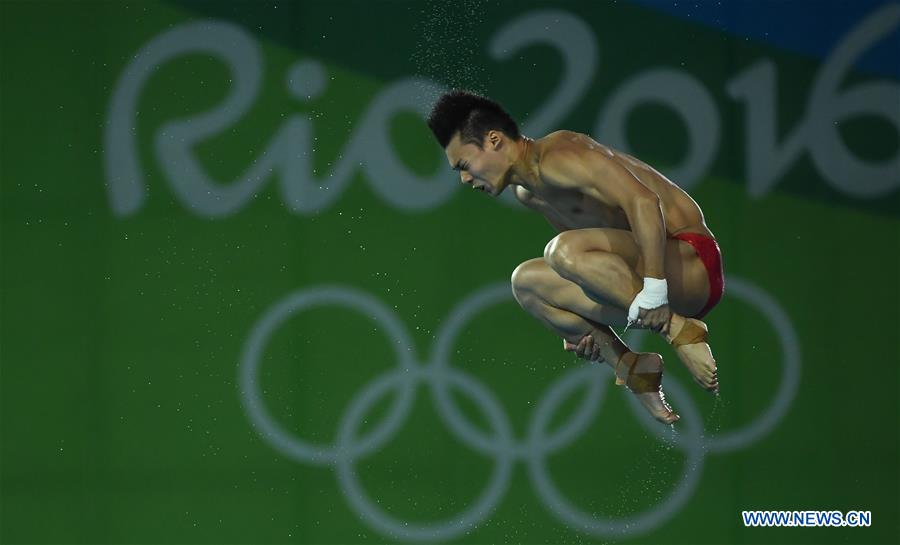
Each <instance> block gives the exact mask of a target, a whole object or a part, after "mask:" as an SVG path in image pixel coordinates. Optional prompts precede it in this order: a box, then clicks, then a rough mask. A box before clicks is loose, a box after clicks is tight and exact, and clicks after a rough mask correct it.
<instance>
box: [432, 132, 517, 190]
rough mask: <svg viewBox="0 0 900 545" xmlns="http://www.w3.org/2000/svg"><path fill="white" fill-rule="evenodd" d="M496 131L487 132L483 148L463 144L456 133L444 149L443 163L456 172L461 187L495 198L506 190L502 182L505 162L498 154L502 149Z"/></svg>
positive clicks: (503, 155) (502, 155) (501, 154)
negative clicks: (448, 163) (471, 188)
mask: <svg viewBox="0 0 900 545" xmlns="http://www.w3.org/2000/svg"><path fill="white" fill-rule="evenodd" d="M500 140H502V137H501V136H499V134H498V133H497V131H490V132H488V134H487V135H486V136H485V138H484V147H483V148H482V147H479V146H478V144H472V143H471V142H466V143H463V142H462V141H461V140H460V137H459V133H456V134H455V135H454V136H453V139H451V140H450V143H448V144H447V148H446V149H445V150H444V151H445V152H446V154H447V161H449V162H450V167H451V168H453V170H457V171H459V179H460V181H461V182H462V183H464V184H466V185H470V186H472V187H473V188H474V189H478V190H480V191H484V192H486V193H490V194H491V195H492V196H497V195H499V194H500V193H501V192H502V191H503V190H504V189H505V187H506V183H505V182H504V178H505V175H506V172H507V170H509V162H508V160H507V158H506V155H505V154H504V153H502V151H501V149H502V145H501V142H500Z"/></svg>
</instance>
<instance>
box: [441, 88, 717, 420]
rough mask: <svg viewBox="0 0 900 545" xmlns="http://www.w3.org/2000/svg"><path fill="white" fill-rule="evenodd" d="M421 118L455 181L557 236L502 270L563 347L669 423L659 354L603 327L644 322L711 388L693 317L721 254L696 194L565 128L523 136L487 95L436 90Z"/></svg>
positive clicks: (713, 379) (704, 304)
mask: <svg viewBox="0 0 900 545" xmlns="http://www.w3.org/2000/svg"><path fill="white" fill-rule="evenodd" d="M428 126H429V127H430V128H431V131H432V132H433V133H434V136H435V137H436V138H437V140H438V143H439V144H440V145H441V146H442V147H443V148H444V151H445V153H446V156H447V160H448V161H449V163H450V166H451V167H452V168H453V169H454V170H457V171H459V173H460V180H461V182H462V183H463V184H467V185H470V186H472V188H474V189H478V190H480V191H484V192H486V193H489V194H490V195H492V196H495V197H496V196H497V195H499V194H500V193H501V192H503V190H504V189H506V188H507V187H508V186H514V190H515V195H516V197H517V198H518V199H519V200H520V201H521V202H522V203H523V204H525V205H526V206H527V207H529V208H531V209H533V210H536V211H538V212H540V213H541V214H543V215H544V216H545V217H546V218H547V220H548V221H549V222H550V224H551V225H553V227H555V228H556V229H557V230H558V231H559V235H557V236H556V237H555V238H553V239H552V240H551V241H550V242H549V243H548V244H547V245H546V247H545V248H544V255H543V257H538V258H535V259H531V260H528V261H526V262H524V263H522V264H521V265H519V266H518V267H517V268H516V269H515V271H514V272H513V274H512V290H513V294H514V295H515V298H516V301H518V302H519V304H520V305H521V306H522V308H524V309H525V310H526V311H527V312H529V313H530V314H532V315H534V316H535V317H536V318H537V319H538V320H540V321H541V322H543V323H544V324H545V325H546V326H547V327H549V328H550V329H551V330H553V331H554V332H556V334H557V335H559V336H560V337H562V338H563V346H564V348H565V349H566V350H570V351H574V352H576V354H578V356H580V357H582V358H585V359H588V360H593V361H599V360H601V359H602V360H603V361H606V363H607V364H609V366H610V367H612V369H613V371H614V372H615V375H616V384H619V385H623V384H624V385H625V386H627V387H628V389H629V390H631V391H632V392H633V393H634V394H635V395H636V396H637V397H638V399H639V400H640V401H641V403H642V404H643V405H644V407H646V408H647V410H648V411H649V412H650V413H651V414H652V415H653V417H654V418H656V419H657V420H659V421H661V422H664V423H667V424H670V423H672V422H675V421H676V420H678V415H676V414H675V413H674V412H672V410H671V408H670V407H669V406H668V405H667V404H666V401H665V396H664V395H663V391H662V386H661V385H662V374H663V360H662V357H661V356H660V355H659V354H652V353H635V352H632V351H631V350H629V348H628V347H627V346H626V345H625V343H623V342H622V340H621V339H620V338H619V336H618V335H616V333H615V332H614V331H613V330H612V328H610V326H623V325H624V326H630V327H639V328H645V329H650V330H652V331H655V332H657V333H659V334H661V335H662V336H663V337H664V338H665V339H666V341H667V342H669V343H670V344H671V345H672V346H673V347H674V349H675V352H676V353H677V354H678V357H679V358H680V359H681V361H682V362H683V363H684V364H685V366H686V367H687V369H688V370H689V371H690V373H691V375H692V376H693V378H694V381H695V382H696V383H697V384H699V385H700V386H701V387H703V388H704V389H706V390H708V391H710V392H718V388H719V384H718V380H717V376H716V361H715V359H714V358H713V356H712V352H711V351H710V348H709V345H708V344H707V342H706V341H707V328H706V324H704V323H703V322H702V321H700V318H702V317H703V316H704V315H705V314H706V313H707V312H709V310H710V309H712V307H714V306H715V305H716V303H718V302H719V299H720V298H721V297H722V293H723V290H724V276H723V270H722V258H721V253H720V250H719V246H718V244H717V243H716V240H715V238H714V237H713V234H712V232H710V230H709V229H708V228H707V227H706V225H705V223H704V221H703V213H702V212H701V210H700V207H699V206H698V205H697V203H696V202H695V201H694V200H693V199H692V198H691V197H690V196H689V195H688V194H687V193H685V192H684V191H683V190H682V189H681V188H679V187H678V186H677V185H675V184H674V183H672V182H671V181H669V180H668V179H667V178H666V177H665V176H663V175H662V174H660V173H659V172H657V171H656V170H654V169H653V168H652V167H650V166H648V165H647V164H645V163H643V162H641V161H639V160H638V159H635V158H634V157H632V156H630V155H628V154H626V153H622V152H620V151H616V150H614V149H611V148H609V147H607V146H604V145H602V144H599V143H597V142H595V141H594V140H593V139H592V138H590V137H589V136H586V135H584V134H580V133H576V132H572V131H556V132H553V133H550V134H548V135H547V136H544V137H543V138H538V139H536V140H535V139H531V138H528V137H526V136H523V135H521V134H520V133H519V129H518V126H517V124H516V122H515V121H514V120H513V119H512V118H511V117H510V116H509V114H507V113H506V111H505V110H504V109H503V108H502V107H501V106H500V105H499V104H497V103H496V102H494V101H492V100H490V99H488V98H485V97H482V96H479V95H477V94H474V93H470V92H467V91H459V90H457V91H453V92H450V93H447V94H445V95H443V96H442V97H441V98H440V99H439V100H438V101H437V103H435V105H434V108H433V109H432V112H431V115H430V116H429V119H428Z"/></svg>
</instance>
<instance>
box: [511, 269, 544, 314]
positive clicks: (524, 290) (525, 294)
mask: <svg viewBox="0 0 900 545" xmlns="http://www.w3.org/2000/svg"><path fill="white" fill-rule="evenodd" d="M545 272H546V264H544V263H543V260H542V259H541V258H536V259H529V260H528V261H526V262H524V263H521V264H520V265H519V266H518V267H516V270H514V271H513V273H512V278H511V281H510V283H511V285H512V292H513V296H514V297H515V298H516V301H518V302H519V304H522V302H523V300H524V299H526V298H529V297H530V296H532V295H534V294H535V293H536V292H537V290H538V286H540V283H541V276H543V274H544V273H545Z"/></svg>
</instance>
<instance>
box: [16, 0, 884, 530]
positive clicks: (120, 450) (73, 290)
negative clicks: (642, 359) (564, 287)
mask: <svg viewBox="0 0 900 545" xmlns="http://www.w3.org/2000/svg"><path fill="white" fill-rule="evenodd" d="M808 4H809V6H810V8H809V9H810V10H811V11H814V10H816V5H815V4H814V3H813V2H809V3H808ZM828 5H829V6H831V8H832V9H831V10H823V12H822V13H819V14H818V16H820V17H826V18H831V20H833V21H835V22H836V24H837V23H838V22H840V21H841V20H842V19H841V18H842V17H844V15H843V14H842V13H841V11H840V10H836V9H834V6H835V5H838V6H839V4H833V3H832V4H828ZM735 6H736V7H735V8H734V10H732V11H729V13H732V15H734V16H735V17H738V16H740V9H738V7H739V4H735ZM771 10H772V18H773V23H772V24H773V25H775V24H777V22H778V8H777V5H776V4H772V7H771ZM0 15H2V16H0V47H2V53H0V55H2V56H0V83H2V87H0V122H2V132H0V214H2V217H0V249H2V255H0V275H2V276H0V281H2V291H0V297H2V299H0V362H2V368H0V411H2V413H0V424H2V430H0V431H2V435H0V541H2V542H4V543H369V542H372V543H382V542H413V543H419V542H426V541H429V542H430V541H433V542H459V543H609V542H629V543H632V542H633V543H673V544H674V543H679V544H680V543H684V544H696V543H785V544H788V543H790V544H797V543H885V544H886V543H897V542H898V541H900V523H898V520H900V512H898V511H900V509H898V496H900V491H898V489H900V476H898V467H900V458H898V430H900V425H898V423H900V412H898V403H897V397H898V396H897V394H898V389H900V381H898V371H897V365H898V363H900V341H898V338H900V337H898V333H900V294H898V285H900V214H898V211H900V190H898V189H900V143H898V129H900V108H898V104H900V90H898V89H900V87H898V86H900V83H898V79H897V77H896V75H891V74H887V75H885V74H879V73H874V72H873V71H871V70H866V69H864V68H860V65H859V63H857V61H858V60H859V59H861V58H865V56H866V55H868V54H869V52H870V51H871V50H874V49H877V48H878V47H881V45H879V44H882V43H883V40H884V39H885V38H887V39H889V40H894V41H893V42H890V43H892V44H893V43H896V40H897V32H898V30H897V29H898V25H900V7H898V4H896V3H894V4H890V3H886V4H883V5H874V6H873V7H872V9H871V10H870V11H869V12H867V13H866V14H865V16H863V17H861V18H859V19H858V20H857V19H853V20H852V21H847V22H845V26H846V28H847V31H846V32H844V33H842V34H841V37H840V39H839V40H838V42H837V43H836V44H835V45H834V46H833V48H832V49H831V50H830V52H829V53H828V54H827V55H825V56H824V58H816V57H814V56H811V55H806V54H801V53H797V52H791V51H790V50H788V49H784V48H780V47H776V46H774V45H771V44H769V43H767V42H765V41H760V40H754V39H748V38H744V37H740V36H736V35H734V34H731V33H726V32H724V31H723V30H721V29H717V28H715V27H711V26H707V25H703V24H700V23H698V22H694V21H691V20H690V19H687V20H685V19H682V18H677V17H673V16H671V15H666V14H664V13H663V12H661V11H658V10H654V9H650V8H648V7H644V6H642V5H640V4H634V3H623V2H619V3H606V2H602V3H601V2H571V3H565V4H556V3H551V2H546V3H542V2H490V3H489V2H475V1H471V0H467V1H465V2H462V3H459V4H457V5H454V6H449V5H446V4H442V3H439V2H427V3H426V2H422V3H415V2H398V1H378V2H361V1H342V2H309V3H302V4H300V3H293V4H290V3H249V2H240V3H212V2H199V1H184V2H162V3H160V2H150V1H147V2H132V3H119V2H88V1H85V2H70V3H63V2H9V1H7V2H3V3H2V4H0ZM453 86H464V87H468V88H473V89H476V90H480V91H482V92H485V93H488V94H490V95H491V96H493V97H495V98H496V99H497V100H499V101H501V102H502V103H503V104H505V105H506V106H507V107H508V109H509V110H510V112H511V113H512V114H513V115H514V116H516V117H517V118H519V119H520V120H521V121H522V122H523V128H524V131H525V133H526V134H528V135H529V136H533V137H536V136H541V135H542V134H544V133H546V132H550V131H552V130H555V129H557V128H568V129H572V130H578V131H583V132H586V133H589V134H591V135H593V136H594V137H595V138H597V139H598V140H600V141H603V142H606V143H609V144H611V145H613V146H616V147H619V148H623V149H629V150H631V151H632V152H633V153H635V154H637V155H638V156H640V157H642V158H644V159H645V160H647V161H649V162H651V163H652V164H654V165H657V166H658V167H659V168H660V169H661V170H662V171H663V172H665V173H667V174H668V175H670V176H671V177H672V178H673V179H674V180H675V181H677V182H678V183H680V184H681V185H682V186H683V187H685V188H686V189H687V190H688V191H689V192H690V193H691V195H692V196H693V197H694V198H695V200H697V202H698V203H699V204H700V205H701V206H702V208H703V211H704V214H705V217H706V221H707V224H708V225H709V227H710V228H711V229H712V231H713V232H714V233H715V234H716V236H717V238H718V240H719V243H720V245H721V247H722V249H723V255H724V260H725V267H726V277H727V280H726V282H727V284H726V294H725V297H724V299H723V300H722V302H721V303H720V305H719V306H718V307H717V308H716V309H715V310H714V311H713V312H712V313H711V314H710V315H709V317H708V324H709V327H710V331H711V335H712V337H711V340H710V343H711V345H712V347H713V350H714V352H715V354H716V357H717V360H718V362H719V379H720V383H721V384H722V394H721V396H720V398H719V399H714V398H711V397H709V396H708V395H706V394H705V392H702V391H700V390H699V389H698V388H696V387H695V386H693V383H692V382H691V381H690V377H689V375H688V374H687V373H686V371H685V370H684V369H683V368H682V367H681V366H680V365H679V364H678V363H676V362H677V359H676V357H675V355H674V353H673V352H671V350H670V349H669V348H668V347H666V346H664V343H662V342H661V341H660V340H659V339H658V338H651V337H650V336H641V335H639V334H636V333H635V332H629V333H628V334H627V335H626V336H625V338H626V340H627V341H628V342H629V343H630V344H631V345H632V347H633V348H635V349H641V350H653V351H660V352H661V353H662V354H663V355H664V357H665V358H666V360H667V361H668V362H669V364H670V365H669V366H668V367H667V374H666V378H665V383H664V384H665V387H666V390H667V393H668V395H669V399H670V401H671V402H672V404H673V405H674V407H675V409H676V410H677V411H678V412H680V413H681V415H682V421H681V422H679V424H678V426H677V431H676V432H673V431H672V430H670V429H668V428H660V427H658V426H657V425H655V424H653V423H652V422H649V421H648V420H647V418H646V417H645V416H644V414H643V412H642V411H641V410H640V409H639V408H637V407H636V406H635V405H634V403H633V402H632V401H631V400H630V398H629V397H630V396H628V395H627V394H626V392H625V391H623V390H621V389H617V388H615V387H614V386H613V385H612V377H611V375H610V373H609V372H608V371H607V370H606V369H605V368H602V369H601V368H600V367H598V366H597V365H586V364H582V363H580V362H579V361H577V360H576V359H575V358H574V357H573V356H571V355H570V354H567V353H565V352H563V351H562V350H561V349H560V342H559V341H558V339H556V338H555V337H554V336H553V335H552V334H551V333H550V332H549V331H547V330H545V329H544V328H543V326H542V325H541V324H539V323H538V322H537V321H535V320H533V319H532V318H531V317H529V316H528V315H527V314H525V313H524V312H523V311H522V310H521V309H520V308H519V307H518V305H517V304H516V303H515V301H513V299H512V297H511V293H510V290H509V277H510V274H511V272H512V271H513V269H514V268H515V267H516V266H517V265H518V264H519V263H521V262H522V261H525V260H527V259H531V258H533V257H538V256H540V255H541V254H542V251H543V248H544V245H545V244H546V243H547V241H548V240H549V239H550V238H552V237H553V235H554V232H553V230H552V229H551V228H550V226H549V225H548V224H547V223H546V221H544V220H543V219H542V218H540V217H538V216H536V215H534V214H533V213H530V212H529V211H527V210H526V209H524V208H523V207H521V206H519V205H517V204H515V203H513V202H512V201H511V200H510V199H509V198H508V197H509V195H506V198H502V199H500V200H498V201H493V200H491V199H490V198H487V197H485V196H484V195H482V194H480V193H478V194H475V193H472V192H464V191H458V189H460V188H459V184H458V183H456V180H455V178H454V175H453V173H452V172H450V171H449V169H448V168H447V167H446V162H445V160H444V158H443V155H442V151H441V150H440V149H439V148H438V146H436V145H435V144H434V142H433V139H432V137H431V135H430V134H429V132H428V130H427V128H426V127H425V126H424V124H423V122H422V118H421V117H422V115H423V114H424V113H425V112H427V110H428V109H429V108H430V106H431V104H432V102H433V100H434V98H435V97H436V96H437V95H438V94H439V93H440V91H441V90H442V89H445V88H449V87H453ZM747 509H770V510H775V509H779V510H807V509H814V510H840V511H846V510H868V511H871V512H872V525H871V527H868V528H745V527H744V526H743V524H742V523H741V518H740V513H741V511H742V510H747Z"/></svg>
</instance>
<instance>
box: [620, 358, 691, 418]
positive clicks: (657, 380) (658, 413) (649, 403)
mask: <svg viewBox="0 0 900 545" xmlns="http://www.w3.org/2000/svg"><path fill="white" fill-rule="evenodd" d="M662 374H663V359H662V356H660V355H659V354H652V353H646V352H639V353H638V352H626V353H625V354H624V355H622V358H621V359H620V360H619V362H618V364H617V365H616V384H624V385H625V386H627V387H628V389H629V390H631V392H632V393H633V394H634V395H635V396H636V397H637V399H638V401H640V402H641V405H643V406H644V408H645V409H647V412H649V413H650V415H651V416H652V417H653V418H655V419H656V420H658V421H660V422H662V423H663V424H673V423H674V422H675V421H677V420H678V419H679V418H680V417H679V416H678V415H677V414H675V413H674V412H672V408H671V407H669V404H668V403H666V396H665V394H664V393H663V391H662Z"/></svg>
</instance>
